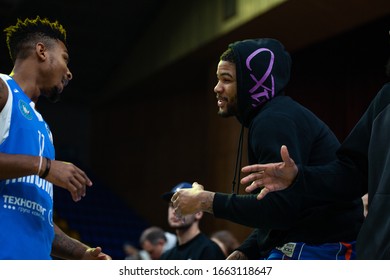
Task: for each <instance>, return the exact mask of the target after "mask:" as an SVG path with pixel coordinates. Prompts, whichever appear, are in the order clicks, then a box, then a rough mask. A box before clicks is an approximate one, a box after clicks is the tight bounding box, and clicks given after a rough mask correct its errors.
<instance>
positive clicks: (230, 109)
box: [218, 98, 237, 118]
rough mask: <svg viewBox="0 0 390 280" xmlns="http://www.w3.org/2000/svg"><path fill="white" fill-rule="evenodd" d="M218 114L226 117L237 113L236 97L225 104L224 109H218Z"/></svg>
mask: <svg viewBox="0 0 390 280" xmlns="http://www.w3.org/2000/svg"><path fill="white" fill-rule="evenodd" d="M218 115H219V116H221V117H223V118H228V117H231V116H236V115H237V99H236V98H234V99H233V100H230V101H229V102H228V103H227V104H226V110H219V111H218Z"/></svg>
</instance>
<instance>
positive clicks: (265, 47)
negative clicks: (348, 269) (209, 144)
mask: <svg viewBox="0 0 390 280" xmlns="http://www.w3.org/2000/svg"><path fill="white" fill-rule="evenodd" d="M290 69H291V58H290V55H289V54H288V52H286V51H285V49H284V47H283V45H282V44H281V43H280V42H279V41H277V40H274V39H268V38H265V39H253V40H244V41H238V42H235V43H232V44H230V45H229V48H228V50H227V51H226V52H225V53H223V54H222V56H221V59H220V62H219V64H218V68H217V78H218V83H217V85H216V86H215V88H214V92H215V93H216V97H217V100H218V102H217V103H218V107H219V112H218V113H219V115H221V116H222V117H230V116H236V117H237V119H238V120H239V122H240V123H241V124H242V128H244V127H247V128H248V129H249V131H248V160H249V163H250V164H255V163H266V162H275V161H280V153H279V152H280V146H281V145H282V144H286V145H289V146H290V147H294V149H293V150H291V151H290V153H291V154H292V155H293V156H294V158H295V159H296V161H297V162H299V163H302V164H305V165H311V166H316V165H322V164H326V163H328V162H330V161H332V160H334V159H335V151H336V150H337V148H338V147H339V142H338V140H337V138H336V136H335V135H334V134H333V133H332V131H331V130H330V129H329V128H328V126H327V125H326V124H324V123H323V122H322V121H321V120H320V119H318V118H317V117H316V116H315V115H314V114H313V113H312V112H310V111H309V110H308V109H306V108H304V107H303V106H301V105H300V104H298V103H297V102H295V101H294V100H292V99H291V98H290V97H288V96H285V94H284V89H285V87H286V85H287V83H288V81H289V78H290ZM242 135H243V130H242V131H241V136H240V139H241V144H242ZM241 147H242V145H240V148H239V151H238V153H239V156H238V162H239V161H240V159H239V158H240V156H241V155H240V153H241ZM238 168H239V167H238V164H237V169H238ZM233 192H234V190H233ZM172 202H173V205H174V207H175V210H176V213H177V214H178V215H185V214H188V213H193V212H196V211H206V212H209V213H212V214H214V216H215V217H218V218H223V219H228V220H230V221H233V222H235V223H239V224H242V225H245V226H249V227H253V228H255V230H254V231H253V233H252V234H251V235H250V236H249V237H248V238H247V240H245V241H244V242H243V244H241V246H240V247H239V248H238V250H237V251H236V252H234V253H233V254H232V255H231V256H230V257H229V259H239V258H249V259H259V258H267V259H353V258H355V239H356V236H357V233H358V231H359V229H360V226H361V223H362V221H363V205H362V201H361V200H360V199H357V200H356V201H353V202H341V203H337V202H329V201H326V200H321V199H317V198H316V199H314V198H313V199H312V198H311V197H309V196H307V195H306V194H305V193H295V192H290V191H289V190H288V189H287V190H286V191H282V192H275V193H272V194H270V195H269V196H267V197H266V198H264V199H263V200H262V201H258V200H257V199H256V194H248V195H239V194H238V190H237V194H234V193H232V194H224V193H214V192H209V191H205V190H203V187H202V186H201V185H199V184H197V183H194V184H193V188H192V189H191V190H180V191H179V192H177V193H176V194H175V195H174V196H173V197H172ZM302 205H304V209H305V210H304V211H300V209H301V207H303V206H302Z"/></svg>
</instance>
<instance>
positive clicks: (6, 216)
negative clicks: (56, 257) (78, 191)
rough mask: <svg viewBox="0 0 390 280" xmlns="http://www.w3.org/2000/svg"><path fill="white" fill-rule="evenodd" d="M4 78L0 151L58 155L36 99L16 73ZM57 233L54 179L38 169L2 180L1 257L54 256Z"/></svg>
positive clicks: (0, 118)
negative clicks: (5, 89) (44, 176)
mask: <svg viewBox="0 0 390 280" xmlns="http://www.w3.org/2000/svg"><path fill="white" fill-rule="evenodd" d="M0 78H1V79H3V80H4V81H5V82H6V83H7V85H8V88H9V94H8V100H7V103H6V105H5V107H4V108H3V110H2V111H1V112H0V152H1V153H7V154H25V155H34V156H39V155H41V156H44V157H48V158H50V159H54V154H55V153H54V146H53V139H52V134H51V132H50V129H49V127H48V125H47V124H46V122H45V121H44V120H43V118H42V116H41V115H40V114H39V113H38V112H37V111H36V110H35V104H34V103H33V102H32V101H31V100H30V99H29V98H28V97H27V96H26V95H25V94H24V92H23V91H22V89H21V88H20V87H19V86H18V85H17V84H16V82H15V81H14V80H13V79H12V78H11V77H10V76H7V75H3V74H0ZM44 167H45V166H43V167H42V168H44ZM53 238H54V229H53V184H52V183H50V182H48V181H46V180H44V179H41V178H39V176H38V175H30V176H25V177H21V178H15V179H9V180H0V259H19V260H23V259H24V260H26V259H51V257H50V252H51V246H52V242H53Z"/></svg>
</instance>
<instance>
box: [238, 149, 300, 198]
mask: <svg viewBox="0 0 390 280" xmlns="http://www.w3.org/2000/svg"><path fill="white" fill-rule="evenodd" d="M280 155H281V157H282V160H283V162H278V163H267V164H253V165H248V166H245V167H243V168H242V169H241V171H242V172H244V173H251V174H249V175H247V176H245V177H244V178H242V179H241V184H250V185H249V186H247V187H246V188H245V191H246V192H248V193H249V192H252V191H254V190H256V189H258V188H261V191H260V193H259V194H258V195H257V199H259V200H260V199H262V198H264V197H265V196H266V195H267V194H268V193H269V192H274V191H280V190H284V189H286V188H287V187H288V186H290V185H291V184H292V182H293V181H294V179H295V177H296V176H297V174H298V167H297V166H296V164H295V162H294V160H293V159H292V158H290V155H289V153H288V149H287V147H286V146H284V145H283V146H282V147H281V148H280Z"/></svg>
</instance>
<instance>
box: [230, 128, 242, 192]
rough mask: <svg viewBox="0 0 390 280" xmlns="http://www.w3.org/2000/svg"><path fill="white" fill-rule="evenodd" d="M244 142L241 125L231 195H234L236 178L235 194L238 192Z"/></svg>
mask: <svg viewBox="0 0 390 280" xmlns="http://www.w3.org/2000/svg"><path fill="white" fill-rule="evenodd" d="M243 142H244V125H243V124H242V125H241V132H240V139H239V140H238V149H237V158H236V166H235V168H234V178H233V182H232V184H233V186H232V193H234V190H235V188H236V178H237V176H238V184H237V190H236V194H238V193H239V191H240V180H241V164H242V146H243Z"/></svg>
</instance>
